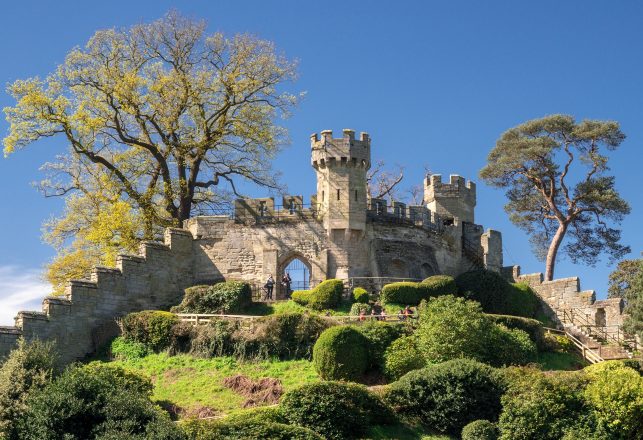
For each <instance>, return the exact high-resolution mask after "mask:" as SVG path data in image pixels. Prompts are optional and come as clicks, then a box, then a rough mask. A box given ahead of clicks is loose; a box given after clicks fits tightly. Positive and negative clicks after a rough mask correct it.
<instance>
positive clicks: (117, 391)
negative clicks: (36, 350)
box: [18, 364, 184, 440]
mask: <svg viewBox="0 0 643 440" xmlns="http://www.w3.org/2000/svg"><path fill="white" fill-rule="evenodd" d="M151 390H152V384H151V383H150V382H149V380H147V379H144V378H142V377H141V376H138V375H136V374H134V373H130V372H126V371H125V370H123V369H120V368H115V367H107V366H104V365H96V364H90V365H88V366H83V367H71V368H69V369H68V370H66V371H65V372H64V373H63V374H62V375H61V376H60V377H58V378H57V379H56V380H55V381H53V382H51V383H49V384H48V385H47V386H46V387H44V388H43V389H42V390H41V391H38V392H36V393H34V394H33V395H31V396H30V397H29V398H28V404H29V405H28V406H29V408H28V410H27V411H26V412H25V414H24V415H23V416H22V417H21V418H20V420H19V421H18V431H19V432H18V437H19V438H20V439H25V440H58V439H63V438H64V439H70V440H71V439H88V440H91V439H99V438H100V439H121V438H128V439H140V440H144V439H155V440H156V439H158V440H165V439H167V440H170V439H172V440H173V439H182V438H184V435H183V433H182V432H181V431H180V430H179V429H178V427H176V426H175V425H174V424H173V423H172V421H170V419H169V417H168V416H167V414H165V413H163V412H162V411H161V410H160V409H158V407H156V405H154V404H153V403H152V402H151V401H150V400H149V395H150V393H151Z"/></svg>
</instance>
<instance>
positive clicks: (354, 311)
mask: <svg viewBox="0 0 643 440" xmlns="http://www.w3.org/2000/svg"><path fill="white" fill-rule="evenodd" d="M371 310H373V308H372V307H371V305H370V304H364V303H361V302H356V303H353V304H352V305H351V310H350V312H348V314H349V315H351V316H359V315H360V314H361V313H362V312H363V313H364V314H365V315H368V314H370V313H371Z"/></svg>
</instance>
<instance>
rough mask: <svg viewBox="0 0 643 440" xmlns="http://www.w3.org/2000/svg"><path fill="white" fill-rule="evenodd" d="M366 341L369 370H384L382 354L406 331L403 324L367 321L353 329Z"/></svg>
mask: <svg viewBox="0 0 643 440" xmlns="http://www.w3.org/2000/svg"><path fill="white" fill-rule="evenodd" d="M355 328H356V329H357V330H358V331H359V332H360V333H362V334H363V335H364V336H365V337H366V339H367V340H368V359H369V369H370V368H373V369H376V370H379V371H382V370H383V369H384V352H386V349H387V348H388V347H389V345H391V343H392V342H393V341H395V340H396V339H398V338H400V337H401V336H402V335H404V334H405V333H406V331H407V328H406V327H405V326H404V324H401V323H387V322H379V321H369V322H366V323H364V324H362V325H359V326H356V327H355Z"/></svg>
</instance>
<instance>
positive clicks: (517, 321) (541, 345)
mask: <svg viewBox="0 0 643 440" xmlns="http://www.w3.org/2000/svg"><path fill="white" fill-rule="evenodd" d="M487 317H489V319H491V320H492V321H493V322H494V323H496V324H501V325H504V326H505V327H507V328H509V329H519V330H523V331H525V332H527V333H528V334H529V337H530V338H531V340H532V341H534V343H535V344H536V347H538V349H539V350H545V349H546V348H547V344H546V343H545V331H544V330H543V325H542V324H541V323H540V321H536V320H535V319H530V318H523V317H520V316H509V315H491V314H490V315H487Z"/></svg>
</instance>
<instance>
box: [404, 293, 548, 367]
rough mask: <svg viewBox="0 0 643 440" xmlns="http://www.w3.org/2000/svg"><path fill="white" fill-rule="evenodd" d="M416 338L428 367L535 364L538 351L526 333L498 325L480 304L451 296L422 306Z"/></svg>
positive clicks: (431, 300)
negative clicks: (455, 362)
mask: <svg viewBox="0 0 643 440" xmlns="http://www.w3.org/2000/svg"><path fill="white" fill-rule="evenodd" d="M416 335H417V341H418V348H419V349H420V351H421V352H422V353H423V355H424V358H425V360H426V362H427V363H436V362H444V361H448V360H451V359H457V358H469V359H475V360H478V361H481V362H486V363H488V364H490V365H494V366H501V365H512V364H516V365H521V364H524V363H528V362H531V361H533V360H534V357H535V355H536V351H537V350H536V346H535V344H534V343H533V342H531V340H530V339H529V337H528V335H526V333H524V332H522V331H521V330H518V329H515V330H508V329H507V328H506V327H504V326H499V325H495V324H494V323H493V322H492V321H491V319H490V318H489V317H488V316H487V315H485V314H484V313H482V309H481V307H480V304H478V303H477V302H475V301H467V300H465V299H463V298H455V297H453V296H451V295H446V296H440V297H437V298H431V299H430V300H429V301H428V302H427V303H423V305H422V307H420V325H419V327H418V329H417V330H416Z"/></svg>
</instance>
